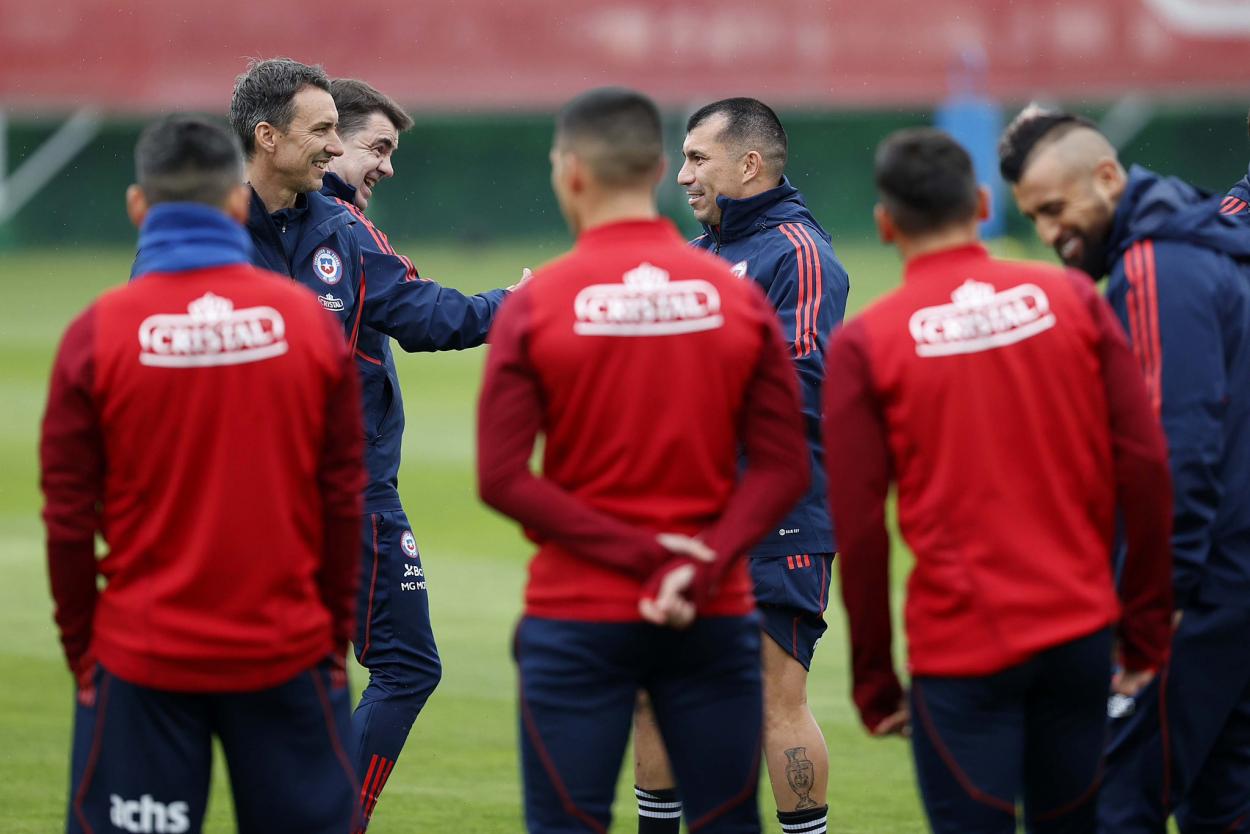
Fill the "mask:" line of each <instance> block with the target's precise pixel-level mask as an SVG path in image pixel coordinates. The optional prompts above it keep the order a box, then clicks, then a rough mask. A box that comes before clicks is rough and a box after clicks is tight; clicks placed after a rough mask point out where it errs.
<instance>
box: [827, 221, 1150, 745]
mask: <svg viewBox="0 0 1250 834" xmlns="http://www.w3.org/2000/svg"><path fill="white" fill-rule="evenodd" d="M828 368H829V377H828V381H827V383H826V390H825V415H824V420H825V437H826V444H827V445H826V449H827V453H826V454H827V459H826V460H827V466H828V471H829V474H830V478H829V484H830V499H831V503H832V507H833V512H834V516H835V521H834V524H835V528H836V529H837V531H838V543H839V545H840V546H841V553H842V555H841V558H840V559H839V562H840V563H841V570H842V583H843V598H844V601H845V603H846V608H847V612H848V615H849V618H850V628H851V645H852V661H853V674H854V694H855V701H856V703H857V704H858V705H859V708H860V712H861V715H862V716H863V718H864V722H865V724H867V725H868V726H869V728H872V727H875V726H876V724H877V723H879V722H880V721H881V719H883V718H885V717H886V716H888V715H889V714H890V713H892V712H894V711H895V710H896V709H897V708H898V705H899V700H900V698H901V694H902V692H901V689H900V688H899V684H898V680H897V678H896V677H895V675H894V669H893V663H892V661H891V657H890V642H891V634H890V614H889V573H888V570H889V540H888V536H887V533H886V531H885V526H884V511H883V506H884V503H885V497H886V492H887V489H888V487H889V483H890V481H891V480H892V479H893V480H895V481H897V484H898V516H899V526H900V528H901V531H902V534H903V537H904V538H905V539H906V540H907V543H908V544H909V545H910V546H911V549H912V551H913V552H914V554H915V558H916V565H915V569H914V570H913V572H912V574H911V577H910V579H909V581H908V588H907V609H906V624H907V638H908V643H909V646H910V664H911V671H912V673H913V674H915V675H944V676H961V675H985V674H991V673H994V672H997V671H1000V670H1002V669H1004V668H1006V667H1008V666H1011V665H1014V664H1016V663H1019V662H1022V661H1024V660H1025V659H1027V658H1028V657H1029V656H1031V655H1033V654H1035V653H1036V652H1038V651H1041V650H1043V649H1046V648H1049V647H1051V646H1055V645H1058V644H1060V643H1063V642H1066V641H1069V640H1073V639H1076V638H1078V637H1082V636H1084V635H1087V634H1090V633H1093V632H1094V631H1097V630H1098V629H1100V628H1103V627H1105V626H1107V625H1109V624H1111V623H1113V622H1115V621H1116V620H1117V618H1118V617H1119V608H1118V606H1117V603H1116V593H1115V588H1114V585H1113V581H1112V571H1111V546H1112V538H1113V534H1114V527H1115V511H1116V506H1117V503H1118V504H1119V506H1120V508H1121V510H1122V512H1123V517H1124V525H1125V527H1124V529H1125V533H1126V538H1127V542H1128V557H1127V559H1126V561H1125V565H1124V569H1123V575H1122V579H1121V597H1122V600H1123V604H1124V617H1123V621H1122V622H1121V625H1120V640H1121V651H1122V653H1123V662H1124V664H1125V666H1126V667H1127V668H1129V669H1144V668H1150V667H1157V666H1159V665H1160V664H1162V663H1163V662H1164V661H1165V660H1166V658H1167V653H1168V646H1169V642H1170V633H1171V630H1170V616H1171V607H1172V595H1171V551H1170V549H1169V545H1168V538H1169V533H1170V524H1171V487H1170V480H1169V476H1168V467H1167V456H1166V452H1165V449H1164V440H1163V434H1162V430H1161V429H1160V427H1159V424H1158V421H1157V420H1156V419H1155V418H1154V416H1153V414H1152V413H1151V410H1150V405H1149V402H1148V400H1147V396H1146V391H1145V387H1144V385H1143V383H1142V379H1141V373H1140V372H1139V371H1138V370H1137V367H1136V364H1135V361H1134V359H1133V355H1132V353H1131V352H1130V350H1129V348H1128V345H1127V342H1126V341H1125V338H1124V335H1123V332H1122V331H1121V329H1120V326H1119V324H1118V323H1117V322H1116V320H1115V316H1114V313H1112V311H1111V309H1110V307H1108V306H1107V304H1106V302H1104V301H1103V300H1102V299H1100V298H1099V297H1098V296H1097V293H1096V292H1095V291H1094V287H1093V284H1092V283H1091V282H1090V281H1089V279H1088V278H1087V277H1085V276H1084V275H1081V274H1079V273H1075V272H1070V271H1065V270H1062V269H1059V268H1056V267H1052V266H1047V265H1041V264H1029V263H1012V262H1004V261H997V260H994V259H992V258H991V257H990V256H989V254H988V252H986V250H985V249H983V248H982V247H980V246H976V245H972V246H964V247H958V248H953V249H948V250H945V251H941V252H937V253H933V254H929V255H925V256H921V257H918V258H915V259H913V260H911V261H909V262H908V263H907V267H906V273H905V275H904V285H903V286H902V287H901V288H900V289H898V290H896V291H895V292H893V293H891V294H890V295H888V296H887V297H885V298H884V299H882V300H881V301H879V302H877V303H876V304H874V305H873V306H872V307H870V308H869V309H868V310H867V311H865V312H864V313H863V314H862V315H861V316H859V317H858V318H857V319H856V320H855V321H854V322H852V323H851V324H849V325H847V326H846V327H845V328H844V329H843V330H842V331H841V332H840V333H839V334H838V336H837V337H836V339H835V340H834V342H833V343H832V344H831V345H830V348H829V362H828Z"/></svg>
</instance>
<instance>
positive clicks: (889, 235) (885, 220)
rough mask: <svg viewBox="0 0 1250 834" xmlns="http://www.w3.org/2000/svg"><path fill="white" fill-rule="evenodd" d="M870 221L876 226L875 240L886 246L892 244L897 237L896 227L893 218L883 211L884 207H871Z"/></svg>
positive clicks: (878, 205)
mask: <svg viewBox="0 0 1250 834" xmlns="http://www.w3.org/2000/svg"><path fill="white" fill-rule="evenodd" d="M872 219H873V222H875V223H876V224H877V238H878V239H880V241H881V242H882V243H884V244H886V245H887V246H889V245H890V244H892V243H894V241H895V239H896V238H897V237H898V227H897V226H895V225H894V218H893V217H891V216H890V213H889V212H888V211H886V210H885V206H883V205H881V204H880V203H877V204H876V205H875V206H873V207H872Z"/></svg>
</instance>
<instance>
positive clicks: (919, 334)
mask: <svg viewBox="0 0 1250 834" xmlns="http://www.w3.org/2000/svg"><path fill="white" fill-rule="evenodd" d="M1054 326H1055V314H1054V313H1052V312H1051V311H1050V299H1049V298H1047V297H1046V293H1044V292H1042V288H1041V287H1039V286H1037V285H1036V284H1019V285H1017V286H1014V287H1012V288H1011V289H1007V290H1003V291H1002V292H995V291H994V286H993V285H992V284H985V283H982V282H979V281H973V280H972V279H971V278H970V279H968V280H967V281H964V283H963V285H962V286H960V287H959V289H957V290H955V291H954V292H953V293H951V303H950V304H942V305H939V306H937V307H923V308H921V309H919V310H917V311H916V312H914V313H912V316H911V320H910V321H909V322H908V329H909V330H910V331H911V336H912V338H913V339H915V340H916V354H917V355H918V356H925V357H929V356H951V355H954V354H958V353H979V352H981V351H984V350H993V349H995V348H1000V347H1006V346H1007V345H1013V344H1015V343H1016V342H1021V341H1024V340H1025V339H1028V338H1029V337H1031V336H1036V335H1037V334H1038V333H1041V332H1043V331H1046V330H1049V329H1050V328H1052V327H1054Z"/></svg>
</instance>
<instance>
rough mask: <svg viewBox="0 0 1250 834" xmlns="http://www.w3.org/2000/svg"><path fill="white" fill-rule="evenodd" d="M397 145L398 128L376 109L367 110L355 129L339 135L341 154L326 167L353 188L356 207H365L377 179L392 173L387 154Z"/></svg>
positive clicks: (391, 152) (391, 153)
mask: <svg viewBox="0 0 1250 834" xmlns="http://www.w3.org/2000/svg"><path fill="white" fill-rule="evenodd" d="M397 148H399V131H398V130H396V128H395V125H394V124H392V123H391V120H390V119H388V118H387V117H386V116H385V115H384V114H382V113H378V112H374V113H370V114H369V116H368V118H366V119H365V121H364V123H363V124H362V125H361V126H360V128H359V129H358V130H356V131H354V132H352V133H351V134H349V135H346V136H344V137H343V155H342V156H340V157H337V158H336V159H335V160H334V161H333V162H331V163H330V170H331V171H333V172H334V173H335V174H338V175H339V176H340V177H342V179H343V181H344V182H346V183H347V184H348V185H351V186H353V187H355V189H356V199H355V203H356V205H357V207H359V208H360V209H362V210H363V209H366V208H368V207H369V200H370V198H371V197H373V189H374V188H376V187H377V184H378V183H379V182H381V181H382V180H384V179H386V178H387V177H393V176H395V168H394V167H393V166H392V164H391V157H392V155H394V153H395V151H396V149H397Z"/></svg>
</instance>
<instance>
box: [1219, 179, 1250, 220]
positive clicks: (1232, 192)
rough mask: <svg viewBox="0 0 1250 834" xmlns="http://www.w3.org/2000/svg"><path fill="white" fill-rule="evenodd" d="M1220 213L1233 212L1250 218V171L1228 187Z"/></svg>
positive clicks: (1246, 218) (1242, 217)
mask: <svg viewBox="0 0 1250 834" xmlns="http://www.w3.org/2000/svg"><path fill="white" fill-rule="evenodd" d="M1220 214H1233V215H1237V216H1238V217H1240V218H1241V219H1243V220H1250V173H1248V174H1246V175H1245V176H1244V177H1242V178H1241V179H1240V180H1239V181H1238V182H1237V184H1236V185H1234V186H1233V187H1232V188H1230V189H1228V194H1227V195H1225V197H1224V200H1223V201H1222V202H1221V203H1220Z"/></svg>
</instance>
